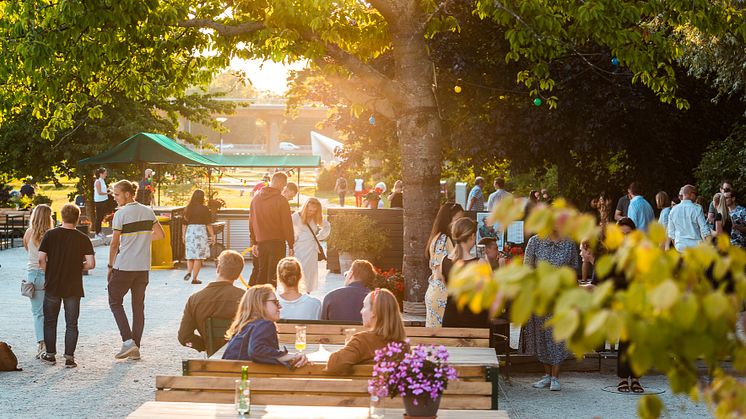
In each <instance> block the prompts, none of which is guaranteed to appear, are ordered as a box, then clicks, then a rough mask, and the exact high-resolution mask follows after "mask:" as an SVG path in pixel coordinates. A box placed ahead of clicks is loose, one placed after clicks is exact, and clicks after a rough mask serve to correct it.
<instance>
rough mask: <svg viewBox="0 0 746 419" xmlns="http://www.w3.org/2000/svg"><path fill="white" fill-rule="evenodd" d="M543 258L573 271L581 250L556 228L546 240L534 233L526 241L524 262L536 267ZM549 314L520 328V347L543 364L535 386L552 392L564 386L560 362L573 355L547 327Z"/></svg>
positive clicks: (535, 317)
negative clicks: (547, 388)
mask: <svg viewBox="0 0 746 419" xmlns="http://www.w3.org/2000/svg"><path fill="white" fill-rule="evenodd" d="M542 260H543V261H546V262H549V263H550V264H552V265H554V266H568V267H570V268H572V269H573V270H574V269H577V266H578V250H577V248H576V247H575V244H574V243H573V242H572V241H569V240H561V239H560V237H559V235H558V233H557V232H556V231H553V232H552V233H551V234H550V235H549V237H547V238H546V239H542V238H540V237H539V236H533V237H531V238H530V239H529V240H528V243H527V244H526V253H525V255H524V259H523V263H524V264H526V265H530V266H533V267H536V265H537V264H538V263H539V261H542ZM550 317H551V315H550V314H547V315H544V316H537V315H535V314H534V315H532V316H531V318H530V319H529V320H528V322H527V323H526V325H525V326H523V329H521V338H520V344H519V347H520V348H524V349H525V351H524V352H525V353H529V354H534V355H536V357H537V358H538V359H539V362H541V363H542V364H544V376H543V377H542V378H541V379H540V380H539V381H537V382H535V383H534V384H533V386H534V387H535V388H546V387H549V389H550V390H552V391H559V390H560V389H561V386H560V382H559V372H560V371H559V370H560V364H561V363H562V361H564V360H565V359H566V358H567V357H569V356H570V353H569V352H568V350H567V347H566V346H565V343H564V342H555V341H554V339H553V338H552V329H551V328H547V327H545V326H544V325H545V323H546V322H547V320H549V319H550Z"/></svg>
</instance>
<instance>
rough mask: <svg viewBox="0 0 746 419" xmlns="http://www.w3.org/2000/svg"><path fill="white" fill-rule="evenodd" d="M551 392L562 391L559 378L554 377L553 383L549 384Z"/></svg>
mask: <svg viewBox="0 0 746 419" xmlns="http://www.w3.org/2000/svg"><path fill="white" fill-rule="evenodd" d="M549 390H550V391H560V390H562V386H560V382H559V378H556V377H552V383H551V384H549Z"/></svg>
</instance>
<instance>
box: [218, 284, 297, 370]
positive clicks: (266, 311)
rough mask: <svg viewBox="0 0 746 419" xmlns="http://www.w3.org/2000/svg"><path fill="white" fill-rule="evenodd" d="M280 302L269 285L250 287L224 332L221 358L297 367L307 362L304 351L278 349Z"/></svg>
mask: <svg viewBox="0 0 746 419" xmlns="http://www.w3.org/2000/svg"><path fill="white" fill-rule="evenodd" d="M281 308H282V306H280V301H279V300H278V299H277V297H276V296H275V288H274V287H273V286H272V285H271V284H262V285H255V286H253V287H251V288H249V289H248V290H247V291H246V294H244V296H243V298H242V299H241V302H240V303H239V305H238V310H237V311H236V316H235V318H234V319H233V323H232V324H231V327H229V328H228V331H227V332H226V334H225V337H226V339H229V340H230V341H229V342H228V345H227V346H226V349H225V353H224V354H223V359H236V360H247V361H253V362H258V363H260V364H278V365H285V366H287V367H290V368H299V367H302V366H304V365H306V364H307V363H308V359H307V358H306V356H305V355H303V354H289V353H288V351H287V349H284V350H280V349H279V343H278V342H277V326H275V322H276V321H277V320H280V309H281Z"/></svg>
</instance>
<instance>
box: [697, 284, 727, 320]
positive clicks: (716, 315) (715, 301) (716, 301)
mask: <svg viewBox="0 0 746 419" xmlns="http://www.w3.org/2000/svg"><path fill="white" fill-rule="evenodd" d="M728 306H729V304H728V298H727V297H726V296H725V295H723V293H722V292H720V291H717V292H713V293H712V294H710V295H708V296H707V297H705V298H704V300H703V301H702V308H703V309H704V311H705V315H706V316H707V318H708V319H710V320H713V321H714V320H719V319H720V318H721V317H723V315H724V314H725V311H726V310H727V309H728Z"/></svg>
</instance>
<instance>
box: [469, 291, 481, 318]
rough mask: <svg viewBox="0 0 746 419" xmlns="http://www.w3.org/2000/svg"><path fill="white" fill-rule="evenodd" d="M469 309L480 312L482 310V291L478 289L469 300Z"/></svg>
mask: <svg viewBox="0 0 746 419" xmlns="http://www.w3.org/2000/svg"><path fill="white" fill-rule="evenodd" d="M469 310H471V312H472V313H475V314H476V313H479V312H481V311H482V293H481V292H479V291H477V292H476V293H475V294H474V296H473V297H472V298H471V301H469Z"/></svg>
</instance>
